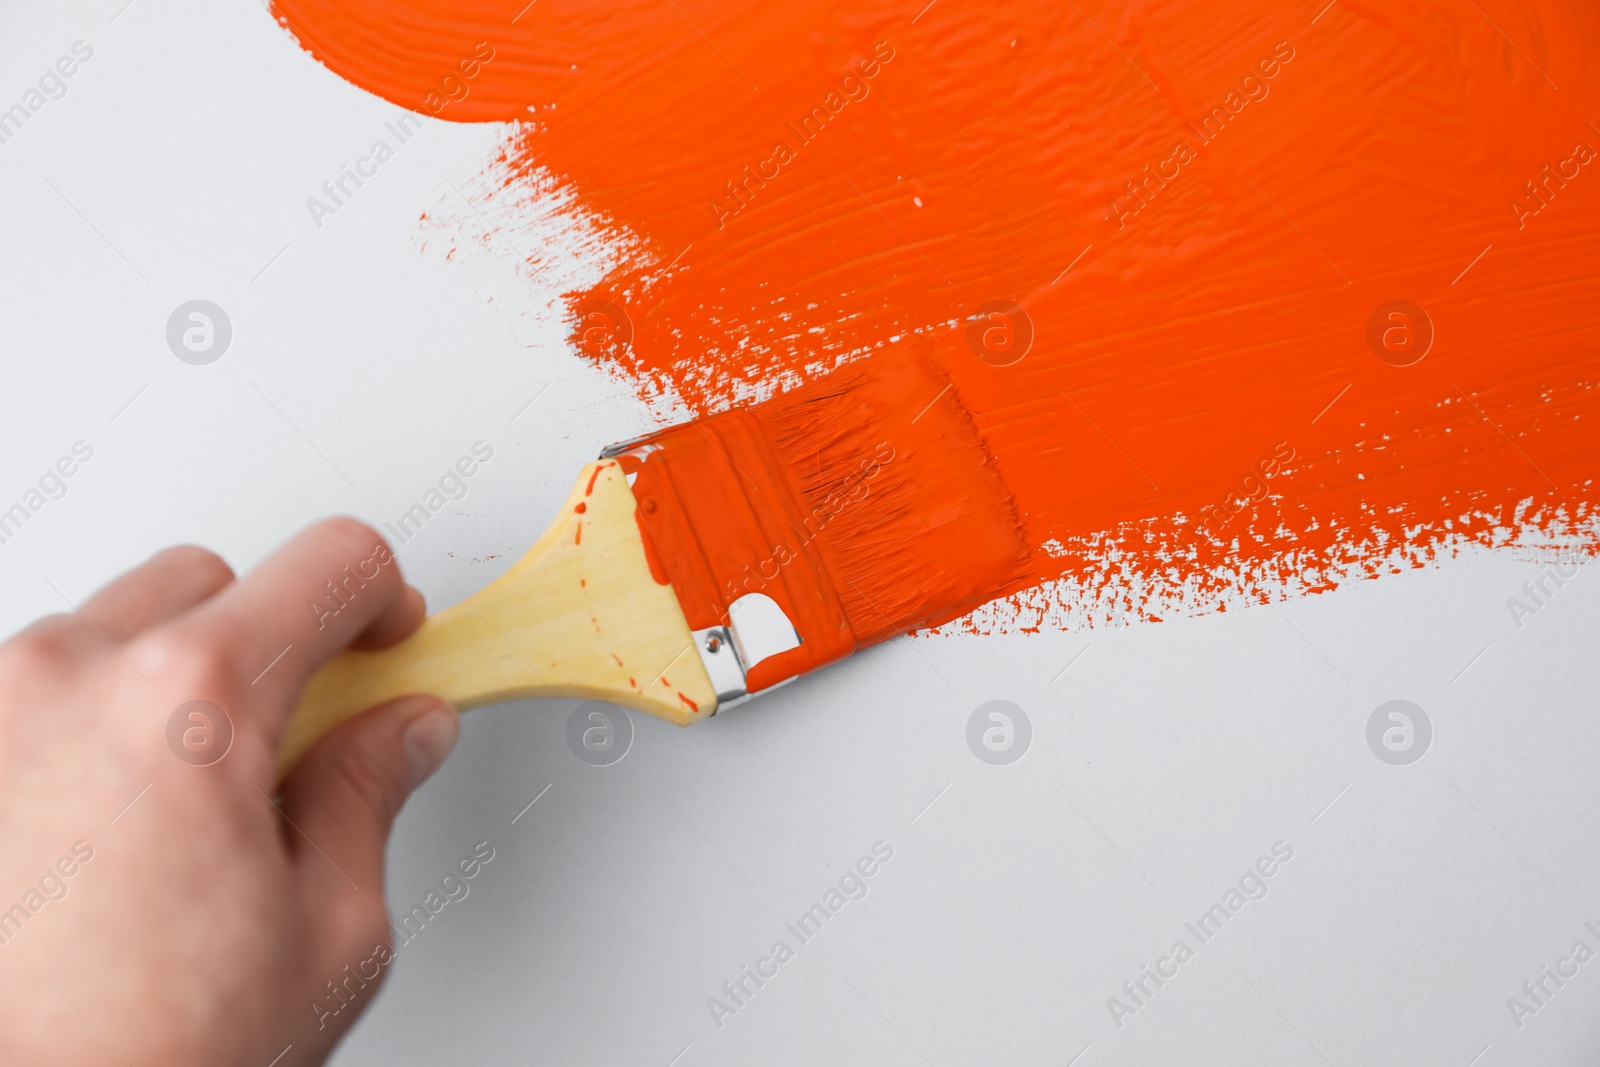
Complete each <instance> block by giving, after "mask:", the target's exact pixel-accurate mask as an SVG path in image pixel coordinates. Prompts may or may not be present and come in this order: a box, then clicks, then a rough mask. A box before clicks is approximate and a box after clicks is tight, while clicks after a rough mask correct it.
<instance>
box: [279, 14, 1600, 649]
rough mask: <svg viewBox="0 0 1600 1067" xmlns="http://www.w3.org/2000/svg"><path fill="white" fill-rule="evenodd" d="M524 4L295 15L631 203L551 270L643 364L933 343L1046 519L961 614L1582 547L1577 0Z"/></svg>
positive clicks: (394, 77)
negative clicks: (1489, 551) (1008, 588)
mask: <svg viewBox="0 0 1600 1067" xmlns="http://www.w3.org/2000/svg"><path fill="white" fill-rule="evenodd" d="M524 2H525V0H452V2H449V3H447V2H446V0H383V2H380V0H275V10H276V11H277V12H278V13H279V14H280V16H281V17H283V18H284V20H285V21H286V24H287V25H288V26H289V28H290V29H291V31H292V32H294V33H295V34H296V35H297V36H298V38H299V39H300V40H301V42H302V43H303V44H304V45H305V46H306V47H308V48H309V49H311V50H312V51H313V53H314V54H315V55H317V56H318V57H320V58H322V59H323V60H324V61H325V62H326V63H327V64H328V65H329V66H330V67H331V68H332V69H333V70H335V71H337V72H339V73H340V74H342V75H343V76H345V77H348V78H350V79H353V80H354V81H355V82H356V83H357V84H360V85H362V86H363V87H365V88H367V89H369V90H371V91H373V92H375V93H378V94H379V95H382V96H384V97H386V98H388V99H389V100H392V101H394V102H396V103H398V104H400V105H402V106H406V107H412V108H418V109H420V110H424V111H431V110H433V107H432V104H429V103H427V102H426V101H428V100H429V96H430V94H434V96H433V99H434V101H437V100H438V99H439V97H438V95H437V94H438V93H440V92H441V91H442V92H444V94H445V96H446V97H447V98H449V101H448V103H447V104H446V105H445V106H442V107H441V108H440V109H439V110H438V111H437V112H436V113H438V114H439V115H440V117H443V118H446V119H452V120H457V121H501V122H507V121H512V120H518V121H519V125H517V126H515V127H512V128H509V130H508V134H507V140H506V143H505V146H504V150H503V152H502V153H501V155H500V156H499V157H498V158H497V159H495V160H493V161H491V162H490V164H489V166H490V167H491V168H492V169H493V171H494V172H495V173H496V174H497V175H498V176H499V177H500V178H502V179H503V181H504V183H506V185H507V186H510V187H513V188H508V190H507V192H506V193H505V194H504V195H506V196H507V197H508V198H515V197H518V196H524V195H526V194H527V190H528V189H529V188H530V187H531V186H532V185H533V184H534V183H535V182H537V181H538V180H540V179H541V176H553V177H554V179H555V180H556V181H558V182H560V183H561V184H562V185H564V186H565V187H566V188H568V189H570V190H571V192H572V193H573V194H574V195H575V197H576V199H577V202H578V203H579V204H580V205H581V206H582V207H583V208H584V209H586V210H587V211H588V212H590V213H592V215H593V216H594V217H595V218H598V219H599V220H601V221H602V223H603V224H604V225H605V226H607V227H609V228H610V229H611V231H612V232H614V233H615V234H616V236H617V237H618V245H617V246H618V248H619V249H623V250H624V259H623V261H622V263H621V265H620V266H619V267H618V268H617V269H616V270H615V271H613V273H612V274H611V275H610V276H609V277H608V278H607V279H606V280H605V282H604V283H603V284H602V285H601V286H599V287H598V288H597V289H596V290H595V291H594V292H592V293H584V294H573V302H574V307H575V308H576V306H577V305H578V304H579V303H582V302H583V301H585V300H599V301H606V302H609V303H611V304H614V305H617V306H620V307H622V308H624V309H626V311H627V314H628V317H629V318H630V319H631V320H632V337H631V343H630V344H628V345H624V346H611V347H603V348H601V349H600V350H599V351H598V352H596V351H595V350H593V349H591V348H589V347H585V346H582V345H580V346H578V350H579V351H582V352H584V353H585V354H586V355H588V356H589V357H590V358H594V359H597V360H600V361H601V362H603V363H605V364H607V365H608V366H610V367H612V368H613V369H614V370H616V371H617V372H619V373H621V374H625V375H627V376H628V377H629V378H630V379H631V380H632V381H633V382H634V383H635V384H636V386H637V388H638V389H639V391H640V393H641V395H643V396H645V397H647V398H656V397H660V396H662V395H663V394H664V393H666V392H668V391H670V393H671V394H672V395H675V396H677V397H681V398H682V399H683V400H684V401H685V402H687V403H688V404H689V405H690V406H691V407H692V408H693V409H694V410H696V411H697V412H699V413H701V414H709V413H712V412H716V411H721V410H724V409H726V408H728V407H730V406H735V405H744V404H747V403H749V402H751V401H756V400H761V399H764V398H766V397H768V396H770V395H772V394H773V393H774V392H775V391H777V390H780V389H783V388H788V387H790V386H792V385H794V384H796V383H798V382H800V381H804V380H812V379H815V378H818V377H820V376H822V375H825V374H828V373H830V372H833V371H834V370H836V369H837V368H838V367H840V366H842V365H844V364H846V363H850V362H854V361H858V360H863V359H865V360H875V359H879V358H882V357H883V356H884V355H885V354H886V353H887V352H889V351H891V350H893V349H895V348H897V347H902V346H904V345H906V344H908V343H910V342H911V341H912V340H915V341H917V342H918V343H920V344H926V345H930V346H932V347H933V348H934V349H935V350H936V351H937V352H938V353H939V358H940V361H941V362H942V364H943V365H944V366H945V368H946V370H947V373H948V374H949V376H950V379H951V381H952V382H953V383H954V389H955V392H956V394H958V395H959V396H960V398H961V400H962V402H963V403H964V404H965V405H966V407H967V408H968V409H969V410H970V411H971V412H972V415H973V419H974V422H975V424H976V426H977V428H978V429H979V431H981V433H982V435H983V439H984V441H985V442H986V444H987V447H988V450H989V452H990V453H991V454H992V456H993V458H994V462H995V464H996V466H997V468H998V470H999V472H1000V474H1001V476H1002V477H1003V479H1004V481H1005V483H1006V485H1008V486H1009V487H1010V490H1011V493H1012V495H1013V497H1014V499H1015V504H1016V508H1017V512H1018V517H1019V521H1020V523H1021V526H1022V529H1023V532H1024V534H1025V538H1026V541H1027V543H1028V545H1029V546H1030V547H1031V549H1032V550H1033V551H1032V553H1031V563H1030V572H1029V574H1028V576H1027V578H1026V582H1025V583H1024V584H1026V585H1029V586H1031V588H1029V589H1025V590H1023V591H1021V592H1017V593H1014V594H1013V595H1012V596H1011V597H1010V598H1009V599H1008V600H1007V601H1005V602H1004V603H1001V604H998V605H991V606H990V607H989V608H988V609H985V611H984V612H982V613H980V618H979V619H978V620H977V621H976V622H974V623H972V625H974V626H980V627H983V628H989V629H993V628H1003V629H1034V628H1037V627H1039V626H1041V625H1050V626H1059V625H1066V624H1071V623H1073V622H1075V621H1077V622H1081V621H1096V620H1100V619H1105V618H1109V617H1126V616H1130V615H1132V616H1143V617H1158V616H1159V615H1160V614H1162V613H1163V612H1165V611H1168V610H1185V611H1190V610H1207V609H1221V608H1225V607H1227V606H1229V605H1230V604H1238V603H1247V602H1252V601H1257V600H1262V599H1268V598H1273V597H1277V596H1281V595H1283V594H1284V593H1285V592H1289V593H1295V592H1304V591H1314V590H1321V589H1326V588H1330V587H1331V586H1333V585H1335V584H1337V583H1339V582H1340V581H1343V580H1346V579H1348V578H1351V577H1363V576H1373V575H1376V574H1379V573H1383V572H1386V571H1389V570H1392V569H1396V568H1399V567H1404V566H1413V565H1420V564H1422V563H1425V562H1426V561H1428V560H1430V559H1433V558H1436V557H1438V556H1439V555H1441V554H1449V553H1453V552H1455V551H1457V550H1459V549H1460V548H1462V547H1463V546H1468V545H1479V546H1506V545H1522V546H1525V547H1528V548H1530V549H1533V548H1541V547H1546V546H1552V545H1553V546H1557V547H1559V548H1560V549H1561V550H1563V551H1572V552H1580V553H1584V554H1593V552H1594V550H1595V548H1596V545H1597V536H1596V515H1595V510H1594V508H1595V503H1596V493H1597V487H1596V483H1595V479H1594V472H1595V466H1596V464H1595V457H1596V456H1597V455H1600V402H1597V396H1600V394H1597V391H1596V371H1595V358H1594V353H1595V352H1596V351H1597V350H1600V310H1597V309H1600V301H1596V300H1595V299H1594V293H1593V284H1594V283H1593V279H1594V278H1595V277H1597V276H1600V243H1597V242H1596V241H1595V239H1594V237H1595V234H1596V233H1597V232H1600V159H1597V158H1596V157H1595V151H1596V149H1600V128H1597V127H1596V126H1595V125H1592V124H1591V122H1590V120H1589V118H1588V116H1587V114H1586V110H1585V108H1586V104H1587V102H1588V101H1591V100H1593V99H1595V98H1596V96H1597V94H1600V13H1597V12H1596V11H1595V10H1594V9H1593V8H1592V6H1588V5H1582V4H1578V3H1575V2H1573V3H1566V4H1559V5H1558V4H1542V5H1536V4H1534V3H1533V2H1531V0H1480V3H1479V4H1478V5H1476V7H1475V6H1474V5H1470V4H1466V5H1464V4H1460V3H1457V2H1455V0H1450V2H1445V0H1434V2H1424V3H1419V4H1416V5H1407V6H1405V7H1404V8H1402V9H1394V8H1392V7H1391V6H1390V5H1382V6H1379V5H1363V4H1362V3H1360V2H1359V0H1340V2H1339V3H1337V4H1334V5H1332V6H1331V7H1327V8H1323V5H1322V4H1321V3H1311V4H1307V5H1305V6H1304V7H1301V6H1299V5H1293V6H1285V5H1279V4H1269V3H1267V2H1265V0H1239V2H1237V3H1233V4H1227V5H1216V4H1202V3H1199V2H1195V0H1190V2H1172V3H1168V4H1165V5H1162V6H1160V7H1159V8H1156V7H1150V6H1147V5H1142V4H1132V3H1126V2H1123V3H1106V2H1099V3H1096V2H1089V0H1085V2H1084V3H1082V4H1080V5H1079V7H1080V8H1081V12H1082V13H1081V14H1080V13H1079V11H1078V10H1076V9H1073V8H1071V7H1070V6H1069V7H1062V6H1061V5H1057V4H1046V3H1041V2H1028V3H1023V2H1015V0H1012V2H1007V0H998V2H996V3H991V4H985V5H979V6H976V7H975V6H972V5H959V4H951V3H947V2H946V3H938V4H935V5H933V6H932V7H928V8H926V9H925V8H924V0H911V2H909V3H904V4H890V3H871V2H869V3H868V4H865V5H855V6H850V7H841V6H838V5H833V4H825V3H821V2H820V0H808V2H800V3H795V4H791V5H785V7H784V9H783V10H781V11H779V10H771V9H769V7H768V6H765V5H757V4H754V3H751V2H748V0H728V2H723V3H710V2H709V0H681V2H680V3H679V4H677V5H673V4H661V3H659V0H648V2H647V0H614V2H604V3H598V2H593V0H586V2H581V3H580V2H578V0H540V3H538V4H537V5H534V6H532V7H528V8H526V9H524ZM519 12H520V14H519ZM919 12H921V14H920V15H919ZM513 18H515V22H514V23H513ZM483 45H487V46H488V48H487V51H488V52H492V53H493V59H492V61H481V59H480V60H473V59H472V58H471V57H474V56H477V57H481V56H483V55H484V54H486V52H485V49H484V48H483V47H480V46H483ZM463 63H465V64H466V65H465V66H463V65H462V64H463ZM469 68H470V74H469V72H468V71H469ZM1558 86H1559V88H1557V87H1558ZM807 122H809V123H810V125H809V126H808V125H807ZM780 145H782V146H784V149H783V150H780V147H779V146H780ZM1001 301H1012V302H1015V303H1016V304H1018V305H1020V306H1021V308H1022V309H1023V310H1024V311H1025V313H1026V317H1027V323H1026V326H1028V327H1031V333H1032V340H1031V348H1029V349H1028V351H1027V352H1026V354H1025V355H1023V356H1022V358H1021V359H1020V360H1016V361H1015V362H1011V360H1012V358H1013V357H1014V356H1015V355H1016V354H1017V349H1018V348H1019V347H1020V345H1021V340H1022V334H1023V333H1025V332H1027V331H1026V329H1019V328H1020V327H1023V326H1024V324H1023V323H1022V321H1021V320H1020V318H1016V317H1010V318H1008V317H1007V315H1006V314H1005V313H1004V312H1001V311H992V310H989V309H985V311H984V313H983V314H981V315H980V314H979V313H978V309H980V307H982V306H983V305H986V304H990V303H992V302H1001ZM1394 301H1408V302H1410V303H1411V305H1414V306H1420V308H1421V309H1423V311H1424V312H1425V315H1426V320H1421V319H1418V318H1417V317H1416V316H1415V314H1414V313H1413V312H1412V311H1410V310H1409V309H1401V310H1399V311H1395V312H1393V313H1394V314H1399V315H1401V316H1402V318H1400V319H1394V318H1391V317H1390V314H1391V312H1390V310H1386V309H1385V306H1386V305H1389V304H1390V303H1391V302H1394ZM1375 313H1378V316H1377V320H1376V322H1375V324H1374V328H1373V330H1372V333H1371V335H1372V337H1373V339H1374V344H1375V346H1376V347H1374V346H1373V345H1369V341H1368V335H1369V320H1371V319H1373V318H1374V315H1375ZM1429 326H1431V331H1430V330H1429V329H1427V327H1429ZM969 327H970V329H969ZM1430 332H1431V339H1430V338H1428V337H1426V336H1425V335H1426V334H1428V333H1430ZM969 338H970V339H971V342H975V343H976V347H977V351H976V352H975V351H974V344H973V343H970V342H969ZM1425 341H1431V344H1429V345H1427V346H1426V351H1425V354H1424V355H1423V358H1421V360H1420V361H1419V362H1415V363H1412V364H1410V365H1407V366H1397V365H1393V364H1395V363H1402V362H1405V361H1406V359H1408V358H1409V357H1410V356H1411V355H1414V354H1416V352H1417V351H1419V350H1420V349H1422V348H1424V347H1425V345H1424V342H1425ZM1379 353H1381V354H1382V355H1383V357H1384V358H1380V355H1379ZM980 355H981V356H982V357H983V358H979V357H980ZM930 399H931V398H930ZM641 521H643V518H642V517H641ZM657 562H658V561H657V560H655V559H654V558H652V564H651V565H652V569H653V570H655V569H656V566H657ZM910 562H913V563H915V562H923V563H933V562H936V561H933V560H931V559H930V560H924V561H910ZM1053 579H1064V580H1063V581H1060V582H1053V581H1052V580H1053Z"/></svg>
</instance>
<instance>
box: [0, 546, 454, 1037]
mask: <svg viewBox="0 0 1600 1067" xmlns="http://www.w3.org/2000/svg"><path fill="white" fill-rule="evenodd" d="M325 583H332V584H331V585H329V584H325ZM335 589H337V592H338V594H339V595H338V597H337V598H335V596H334V590H335ZM423 614H424V608H423V601H422V595H421V594H420V593H419V592H417V590H415V589H413V588H411V587H410V586H408V585H406V584H405V581H404V580H403V579H402V578H401V576H400V570H399V564H398V563H397V562H395V560H394V558H393V556H392V555H391V554H390V551H389V548H388V546H387V545H386V544H385V543H384V542H383V540H382V538H380V537H379V536H378V535H377V534H376V533H374V532H373V531H372V530H371V529H369V528H368V527H366V526H363V525H362V524H360V523H358V522H355V521H353V520H349V519H334V520H330V521H327V522H323V523H319V524H318V525H316V526H313V527H311V528H310V529H308V530H306V531H305V532H303V533H301V534H300V535H299V536H297V537H296V538H294V539H293V540H292V541H290V542H289V543H288V544H287V545H285V546H284V547H283V548H281V549H279V551H278V552H277V553H276V554H275V555H273V556H271V557H270V558H269V559H267V560H266V561H265V562H263V563H262V564H261V565H260V566H259V567H257V568H256V569H255V570H254V571H252V572H251V573H250V574H249V575H248V576H247V577H246V578H244V579H243V580H242V581H235V580H234V576H233V572H232V571H231V570H229V568H228V566H227V564H225V563H224V562H223V561H222V560H221V559H219V558H218V557H217V556H215V555H213V554H211V553H210V552H207V551H205V550H203V549H199V548H192V547H186V548H174V549H169V550H167V551H165V552H162V553H160V554H158V555H157V556H155V557H154V558H153V559H151V560H150V561H148V562H147V563H145V564H144V565H143V566H141V567H139V568H137V569H135V570H133V571H130V572H129V573H127V574H125V575H123V576H122V577H120V578H118V579H116V580H115V581H113V582H112V583H111V584H110V585H108V586H106V587H105V588H104V589H102V590H100V591H99V592H98V593H96V594H95V595H94V596H93V597H92V598H91V599H90V600H89V601H88V602H86V603H85V604H83V606H82V608H81V610H77V611H74V612H73V613H71V614H63V615H56V616H51V617H49V618H46V619H42V620H40V621H39V622H37V623H35V624H34V625H33V626H31V627H29V628H28V629H26V630H24V631H23V632H21V633H20V634H18V635H17V636H15V637H14V638H12V639H11V640H10V641H8V642H6V643H5V644H4V645H0V1005H3V1006H4V1008H3V1015H4V1024H3V1025H0V1063H7V1064H10V1063H17V1064H43V1063H71V1064H115V1065H117V1067H125V1065H127V1064H134V1065H137V1067H154V1065H157V1064H161V1065H179V1067H183V1065H189V1064H195V1065H198V1064H213V1065H220V1064H241V1065H249V1067H266V1065H267V1064H269V1063H272V1062H273V1058H274V1057H277V1056H279V1055H280V1054H281V1053H283V1052H284V1050H285V1047H286V1046H291V1045H292V1046H293V1047H292V1048H290V1049H289V1050H288V1052H287V1054H286V1055H283V1056H282V1058H281V1059H279V1060H278V1061H277V1063H276V1065H275V1067H290V1065H293V1064H304V1063H320V1062H321V1061H322V1060H323V1058H325V1057H326V1055H327V1054H328V1052H329V1050H330V1049H331V1048H332V1047H333V1044H334V1042H335V1041H337V1040H338V1038H339V1036H340V1035H341V1034H342V1033H343V1032H344V1030H345V1029H347V1028H348V1027H349V1025H350V1023H351V1022H352V1021H353V1020H354V1018H355V1016H356V1015H357V1014H358V1012H354V1011H341V1012H340V1013H339V1014H338V1015H337V1016H336V1017H331V1016H328V1015H325V1014H323V1015H319V1013H318V1011H317V1010H316V1008H315V1007H314V1004H315V1003H316V1002H321V1001H324V998H328V999H331V996H330V994H329V990H328V985H327V983H329V982H337V981H339V980H341V979H342V978H343V969H344V968H345V967H346V966H352V967H353V966H355V965H356V964H357V963H359V962H360V961H363V960H367V959H369V958H371V957H372V955H373V953H374V949H375V947H376V946H377V945H379V944H386V943H387V942H388V940H389V938H388V914H387V910H386V908H385V906H384V899H383V851H384V841H385V839H386V838H387V836H388V833H389V827H390V824H391V822H392V821H393V819H394V816H395V814H396V813H397V812H398V811H399V809H400V806H401V804H403V803H404V802H405V798H406V796H407V794H409V793H410V792H411V790H413V789H415V788H416V787H417V785H418V784H419V783H420V782H421V781H422V780H423V779H425V778H427V777H428V775H430V774H431V773H433V771H434V770H435V769H436V768H437V767H438V766H439V764H440V763H441V762H442V761H443V760H444V757H445V755H446V754H447V753H448V752H449V750H450V748H451V746H452V745H454V743H455V738H456V733H457V729H458V723H457V718H456V713H455V710H454V709H453V708H451V707H450V706H449V705H448V704H445V703H444V702H443V701H441V700H439V699H438V698H437V697H430V696H409V697H402V698H400V699H398V700H394V701H390V702H389V703H387V704H384V705H382V706H380V707H377V708H373V709H371V710H369V711H367V712H366V713H364V714H362V715H360V716H357V717H356V718H354V719H351V720H350V721H348V722H346V723H344V724H342V725H341V726H339V727H338V728H337V729H335V730H334V731H332V732H331V733H329V734H328V735H327V736H326V737H325V738H323V739H322V741H320V742H319V743H318V744H317V746H316V747H315V748H313V749H312V750H311V751H310V752H309V753H308V754H307V756H306V757H305V759H304V760H303V761H302V762H301V763H299V764H298V765H297V766H296V768H295V769H294V771H293V772H292V773H291V774H290V776H289V778H288V779H287V780H286V781H284V782H283V783H282V784H281V786H279V785H278V784H277V783H276V781H275V772H274V763H273V754H274V751H275V748H276V744H277V738H278V735H279V732H280V731H281V730H282V728H283V725H284V723H285V722H286V720H287V719H288V717H289V714H290V712H291V710H292V709H293V708H294V705H295V702H296V700H297V698H298V696H299V693H300V691H301V688H302V687H303V686H304V684H305V682H306V679H307V678H308V677H309V676H310V675H311V674H312V672H313V671H314V670H315V669H316V668H317V667H318V666H319V665H320V664H322V663H323V662H325V661H326V660H328V659H329V658H330V657H332V656H334V655H335V654H336V653H338V652H340V651H341V650H343V649H345V648H346V647H349V646H352V645H354V646H356V647H380V646H383V645H386V644H392V643H394V642H396V641H399V640H400V639H402V638H404V637H405V636H407V635H408V634H410V633H411V632H412V631H413V630H415V629H416V627H417V625H418V624H419V623H420V622H421V620H422V617H423ZM195 701H201V702H205V703H200V704H192V703H191V702H195ZM180 709H181V710H180ZM372 984H373V983H371V982H369V983H367V988H365V989H363V990H362V994H361V996H362V998H363V999H362V1000H360V1001H359V1002H357V1003H356V1004H355V1005H353V1006H355V1007H357V1008H363V1007H365V1004H366V1003H368V1002H370V999H371V996H372V994H373V993H374V992H376V990H375V988H372ZM334 1003H335V1004H337V1003H338V1002H337V1001H334Z"/></svg>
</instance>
